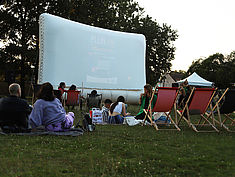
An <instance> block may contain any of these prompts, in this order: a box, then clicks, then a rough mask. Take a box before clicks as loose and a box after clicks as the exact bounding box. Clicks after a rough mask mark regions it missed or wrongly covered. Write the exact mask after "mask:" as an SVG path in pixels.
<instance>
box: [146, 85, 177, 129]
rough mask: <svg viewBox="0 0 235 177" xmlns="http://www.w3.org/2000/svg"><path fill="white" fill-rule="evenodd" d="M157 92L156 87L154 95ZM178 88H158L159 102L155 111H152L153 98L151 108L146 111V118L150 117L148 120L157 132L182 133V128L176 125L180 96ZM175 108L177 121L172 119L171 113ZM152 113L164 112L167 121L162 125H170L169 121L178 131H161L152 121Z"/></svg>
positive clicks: (155, 106)
mask: <svg viewBox="0 0 235 177" xmlns="http://www.w3.org/2000/svg"><path fill="white" fill-rule="evenodd" d="M155 91H156V87H155V89H154V92H153V94H154V93H155ZM178 91H179V90H178V88H177V87H158V88H157V100H156V103H155V105H154V107H153V110H151V103H152V98H153V95H152V98H151V100H150V103H149V107H148V110H144V112H145V114H146V116H145V119H146V117H148V119H149V120H150V122H151V124H152V125H153V126H154V127H155V129H156V130H178V131H180V128H179V127H178V125H177V124H176V122H175V121H176V119H177V117H176V115H177V113H176V104H175V101H176V97H177V95H178ZM173 107H174V111H175V121H174V120H173V119H172V118H171V117H170V113H171V111H172V108H173ZM152 112H164V114H165V115H166V121H165V123H161V124H163V125H169V123H167V122H168V120H170V121H171V123H170V124H172V125H174V126H175V128H176V129H165V128H164V129H159V128H158V126H157V124H156V123H155V122H153V121H152ZM145 119H144V120H145Z"/></svg>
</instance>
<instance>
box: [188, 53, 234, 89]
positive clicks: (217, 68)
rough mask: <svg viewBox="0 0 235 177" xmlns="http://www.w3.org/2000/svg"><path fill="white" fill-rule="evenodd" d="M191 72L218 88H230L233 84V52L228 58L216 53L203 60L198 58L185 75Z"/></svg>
mask: <svg viewBox="0 0 235 177" xmlns="http://www.w3.org/2000/svg"><path fill="white" fill-rule="evenodd" d="M193 72H196V73H198V74H199V75H200V76H202V77H203V78H205V79H207V80H209V81H212V82H214V83H215V86H217V87H219V88H226V87H230V86H231V83H234V82H235V78H234V76H235V52H231V54H230V55H228V56H224V55H223V54H220V53H216V54H213V55H211V56H209V57H208V58H205V59H202V58H200V59H198V60H196V61H194V62H193V63H192V65H191V66H190V67H189V69H188V71H187V74H188V75H191V74H192V73H193Z"/></svg>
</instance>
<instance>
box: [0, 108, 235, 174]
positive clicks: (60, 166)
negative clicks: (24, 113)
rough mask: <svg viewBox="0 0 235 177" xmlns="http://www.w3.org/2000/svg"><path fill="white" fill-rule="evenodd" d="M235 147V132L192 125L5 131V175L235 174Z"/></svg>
mask: <svg viewBox="0 0 235 177" xmlns="http://www.w3.org/2000/svg"><path fill="white" fill-rule="evenodd" d="M128 111H129V112H131V113H136V112H137V110H136V108H135V107H134V106H133V107H131V106H130V107H128ZM76 115H77V117H81V112H80V111H77V112H76ZM234 152H235V133H228V132H225V131H222V132H220V133H195V132H193V131H192V130H191V129H189V128H187V127H185V128H184V129H183V130H182V131H181V132H177V131H158V132H156V130H155V129H154V128H152V127H150V126H143V127H142V126H134V127H128V126H126V125H99V126H97V127H96V130H95V131H94V132H92V133H85V134H84V135H83V136H79V137H61V136H60V137H58V136H33V137H29V136H14V135H8V136H3V135H1V136H0V176H14V177H16V176H22V177H23V176H235V153H234Z"/></svg>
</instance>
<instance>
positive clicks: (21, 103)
mask: <svg viewBox="0 0 235 177" xmlns="http://www.w3.org/2000/svg"><path fill="white" fill-rule="evenodd" d="M9 93H10V96H8V97H4V98H1V99H0V127H1V129H2V130H3V131H4V132H24V131H26V130H27V128H28V115H29V113H30V111H31V108H30V107H29V105H28V103H27V101H26V100H23V99H21V98H20V97H21V88H20V85H19V84H16V83H13V84H11V85H10V86H9Z"/></svg>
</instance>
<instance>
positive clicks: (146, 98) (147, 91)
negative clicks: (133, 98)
mask: <svg viewBox="0 0 235 177" xmlns="http://www.w3.org/2000/svg"><path fill="white" fill-rule="evenodd" d="M152 94H153V88H152V86H151V85H150V84H146V85H145V86H144V93H141V94H140V99H139V104H140V111H139V113H138V114H137V115H136V116H135V118H136V119H141V120H143V119H144V118H145V115H146V114H145V113H144V109H146V110H147V109H148V106H149V102H150V100H151V97H152ZM156 100H157V96H156V95H154V96H153V100H152V104H151V109H153V107H154V105H155V103H156ZM147 120H148V119H147ZM148 121H149V120H148Z"/></svg>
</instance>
